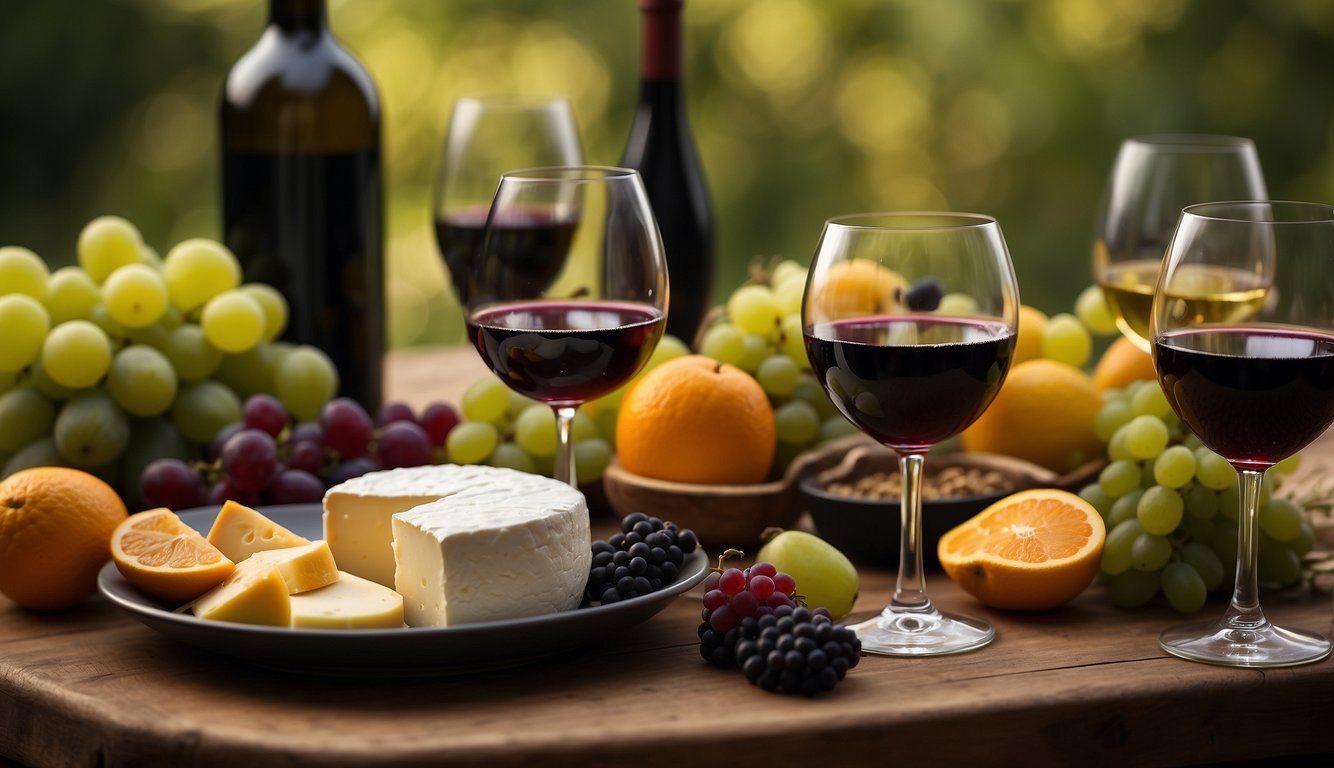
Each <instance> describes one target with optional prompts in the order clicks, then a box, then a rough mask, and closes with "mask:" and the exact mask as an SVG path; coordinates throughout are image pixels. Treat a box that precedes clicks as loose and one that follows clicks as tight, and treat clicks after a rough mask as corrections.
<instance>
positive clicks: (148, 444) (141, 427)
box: [118, 418, 194, 507]
mask: <svg viewBox="0 0 1334 768" xmlns="http://www.w3.org/2000/svg"><path fill="white" fill-rule="evenodd" d="M193 457H194V451H193V450H191V448H190V443H189V442H187V441H186V439H185V437H184V436H182V435H181V433H180V431H179V430H178V429H176V427H174V426H172V423H171V421H170V420H168V419H165V418H152V419H131V420H130V444H129V445H128V446H126V448H125V453H123V454H121V457H120V461H119V462H118V464H119V465H120V466H119V468H118V480H119V489H120V491H121V493H123V494H124V495H125V503H126V505H128V506H131V507H142V506H143V500H142V499H141V498H140V497H139V480H140V478H141V477H143V474H144V469H146V468H147V467H148V465H149V464H151V463H153V462H154V461H155V460H157V459H164V458H172V459H180V460H181V461H189V460H190V459H192V458H193Z"/></svg>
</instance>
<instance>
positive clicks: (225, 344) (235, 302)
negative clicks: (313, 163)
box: [199, 290, 264, 354]
mask: <svg viewBox="0 0 1334 768" xmlns="http://www.w3.org/2000/svg"><path fill="white" fill-rule="evenodd" d="M199 326H200V327H201V328H203V329H204V338H206V339H208V341H209V343H210V344H212V345H213V346H215V347H217V348H218V349H221V350H222V351H223V352H230V353H232V354H238V353H241V352H245V351H248V350H250V349H254V347H255V345H257V344H259V343H260V342H261V341H263V340H264V308H263V307H261V306H260V304H259V302H258V301H255V300H254V299H252V298H250V296H248V295H246V294H244V293H242V292H241V291H239V290H237V291H224V292H222V293H219V294H218V295H217V296H214V297H213V298H211V299H209V300H208V303H207V304H205V305H204V313H203V315H201V316H200V318H199Z"/></svg>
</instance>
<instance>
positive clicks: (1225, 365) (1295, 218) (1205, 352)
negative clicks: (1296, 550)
mask: <svg viewBox="0 0 1334 768" xmlns="http://www.w3.org/2000/svg"><path fill="white" fill-rule="evenodd" d="M1219 268H1223V269H1226V270H1230V271H1239V272H1245V273H1247V274H1250V275H1254V276H1255V277H1256V278H1257V283H1258V284H1259V285H1261V286H1262V287H1263V290H1261V291H1258V292H1254V291H1252V292H1245V293H1240V294H1239V293H1236V292H1232V291H1227V290H1222V289H1224V288H1226V287H1227V286H1226V285H1223V284H1220V285H1219V286H1217V289H1215V287H1214V286H1211V285H1204V286H1201V285H1200V283H1201V281H1202V280H1208V279H1209V277H1210V276H1211V275H1212V274H1216V273H1217V270H1218V269H1219ZM1331 285H1334V207H1331V206H1328V205H1322V204H1315V203H1293V202H1262V201H1254V202H1228V203H1205V204H1202V205H1192V206H1189V207H1187V208H1185V209H1184V210H1183V211H1182V213H1181V218H1180V220H1179V221H1178V223H1177V227H1176V233H1175V235H1174V236H1173V238H1172V243H1171V245H1170V246H1169V247H1168V250H1167V256H1166V260H1165V261H1164V266H1163V273H1162V276H1161V277H1160V278H1159V280H1158V287H1157V291H1156V294H1155V296H1154V303H1153V320H1152V333H1153V358H1154V364H1155V366H1156V367H1157V369H1158V381H1159V383H1161V384H1162V387H1163V391H1164V392H1165V393H1166V394H1167V399H1168V401H1169V402H1170V403H1171V404H1172V409H1173V410H1174V411H1176V414H1177V416H1179V417H1180V418H1181V423H1182V426H1183V427H1185V428H1186V429H1188V430H1190V432H1192V433H1193V434H1194V435H1195V436H1196V437H1197V438H1199V440H1200V442H1201V443H1203V444H1204V446H1205V447H1206V448H1208V449H1209V450H1211V451H1213V452H1214V453H1217V454H1219V455H1220V456H1222V457H1223V458H1225V459H1227V460H1228V462H1229V463H1231V464H1232V466H1233V467H1234V468H1236V470H1237V472H1238V473H1239V476H1240V477H1239V479H1238V482H1239V483H1240V497H1241V509H1240V514H1239V515H1238V520H1237V525H1238V533H1237V579H1236V584H1235V585H1234V587H1233V594H1232V602H1231V604H1230V605H1229V606H1228V609H1227V611H1226V612H1225V613H1224V614H1223V618H1222V619H1221V620H1218V621H1210V622H1204V623H1194V624H1186V625H1182V626H1176V627H1171V628H1168V629H1167V630H1164V631H1163V633H1162V634H1161V635H1159V638H1158V642H1159V644H1160V645H1161V646H1162V648H1163V650H1165V651H1167V652H1168V653H1171V654H1173V655H1176V656H1180V657H1182V658H1186V659H1191V660H1194V661H1202V662H1207V663H1211V664H1222V665H1226V666H1233V667H1283V666H1291V665H1295V664H1305V663H1307V662H1312V661H1318V660H1320V659H1323V658H1325V657H1326V656H1328V655H1329V652H1330V641H1329V640H1328V639H1326V638H1325V637H1323V636H1321V635H1319V634H1317V633H1315V632H1312V631H1310V630H1303V629H1290V628H1289V629H1284V628H1281V627H1276V626H1274V625H1273V624H1271V623H1269V621H1268V620H1267V619H1266V618H1265V615H1264V612H1263V611H1261V610H1260V597H1259V592H1258V576H1259V567H1258V566H1259V561H1260V560H1261V559H1262V558H1263V557H1264V551H1263V550H1262V548H1261V546H1260V544H1261V541H1260V539H1261V535H1262V534H1261V531H1260V526H1259V523H1260V515H1261V511H1260V509H1259V507H1260V495H1261V483H1262V481H1263V479H1264V473H1265V471H1266V470H1268V469H1269V468H1270V467H1272V466H1273V465H1274V464H1276V463H1277V462H1279V461H1281V460H1283V459H1285V458H1287V457H1289V456H1292V455H1293V454H1295V453H1297V451H1299V450H1301V449H1302V448H1304V447H1306V446H1307V445H1308V444H1310V443H1311V442H1312V441H1314V440H1315V439H1316V438H1318V437H1320V435H1321V434H1323V433H1324V432H1325V430H1326V429H1327V428H1328V427H1329V425H1330V424H1331V423H1334V292H1331V290H1330V286H1331ZM1238 302H1246V303H1247V304H1248V311H1246V312H1244V313H1238V312H1236V311H1229V306H1228V305H1235V304H1237V303H1238ZM1238 317H1241V318H1242V319H1241V320H1238V319H1236V318H1238Z"/></svg>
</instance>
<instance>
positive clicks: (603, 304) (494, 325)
mask: <svg viewBox="0 0 1334 768" xmlns="http://www.w3.org/2000/svg"><path fill="white" fill-rule="evenodd" d="M520 212H522V215H523V216H526V217H530V220H540V221H543V222H545V224H544V225H543V226H527V227H522V228H517V227H515V226H513V222H514V221H515V217H516V216H518V215H520ZM552 262H557V263H556V264H553V263H552ZM534 274H538V275H542V276H543V277H542V278H541V279H534V277H533V276H534ZM548 275H550V276H551V277H550V279H548V277H547V276H548ZM468 286H469V287H468V304H467V321H468V334H469V338H471V340H472V342H473V345H474V346H475V347H476V348H477V351H478V353H479V354H481V356H482V359H483V360H485V361H486V363H487V365H488V366H490V368H491V370H492V371H494V372H495V374H496V375H497V376H499V377H500V379H501V381H503V382H505V384H506V385H507V386H509V387H510V389H512V390H514V391H515V392H518V393H519V394H521V395H525V396H527V397H530V398H533V399H534V400H539V401H541V402H544V403H547V404H548V405H550V406H551V407H552V408H553V409H554V410H555V412H556V427H557V438H558V441H557V452H556V469H555V476H556V479H557V480H562V481H564V482H567V483H569V484H571V485H577V482H576V475H575V469H574V453H573V449H572V445H571V436H570V429H571V423H572V421H573V419H574V415H575V409H577V408H578V407H579V406H580V405H581V404H582V403H585V402H587V401H589V400H592V399H595V398H598V397H601V396H603V395H606V394H609V393H611V392H612V391H613V390H615V389H616V388H617V387H619V386H621V385H622V384H624V383H625V382H627V381H629V380H630V378H631V377H633V376H634V375H635V374H636V373H637V372H639V369H641V368H643V367H644V364H645V363H646V362H648V358H649V356H650V355H651V354H652V353H653V348H654V347H656V346H657V344H658V340H659V339H660V338H661V337H662V333H663V327H664V325H665V322H666V318H667V262H666V258H665V257H664V255H663V249H662V237H661V236H660V235H659V233H658V225H657V222H656V221H655V219H654V218H653V210H652V209H651V208H650V207H649V202H648V195H647V194H646V193H645V191H644V184H643V182H642V181H641V180H640V178H639V173H638V172H637V171H634V170H631V169H628V168H607V167H597V166H575V167H560V168H532V169H527V170H519V171H510V172H507V173H505V174H504V176H502V177H501V179H500V186H499V187H498V188H497V189H496V193H495V200H494V201H493V202H492V203H491V208H490V213H489V214H488V217H487V222H486V228H485V233H484V236H483V240H482V245H481V250H480V251H479V254H478V259H477V262H476V264H475V265H474V267H473V271H472V275H471V278H470V280H469V283H468Z"/></svg>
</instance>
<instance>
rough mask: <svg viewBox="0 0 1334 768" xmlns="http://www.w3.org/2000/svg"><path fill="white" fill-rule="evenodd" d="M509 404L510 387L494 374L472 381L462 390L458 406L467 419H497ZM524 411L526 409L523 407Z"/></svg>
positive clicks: (502, 414)
mask: <svg viewBox="0 0 1334 768" xmlns="http://www.w3.org/2000/svg"><path fill="white" fill-rule="evenodd" d="M509 404H510V388H509V387H507V386H505V382H503V381H501V380H500V379H498V378H496V377H495V376H494V375H487V376H485V377H484V378H481V379H478V380H477V381H475V382H473V383H472V384H471V385H470V386H469V387H468V388H467V389H466V390H464V391H463V402H462V403H461V404H460V408H461V410H462V411H463V417H464V418H465V419H467V420H469V421H488V422H490V421H498V420H499V419H500V418H501V417H502V416H504V415H505V410H506V408H508V407H509ZM525 412H526V409H525Z"/></svg>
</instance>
